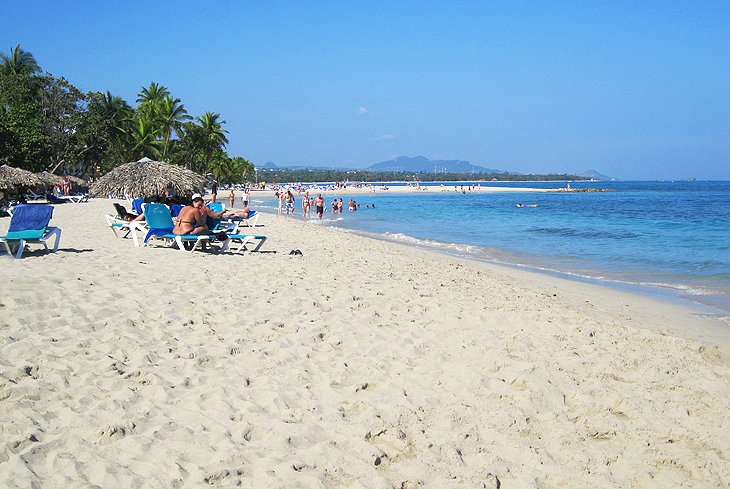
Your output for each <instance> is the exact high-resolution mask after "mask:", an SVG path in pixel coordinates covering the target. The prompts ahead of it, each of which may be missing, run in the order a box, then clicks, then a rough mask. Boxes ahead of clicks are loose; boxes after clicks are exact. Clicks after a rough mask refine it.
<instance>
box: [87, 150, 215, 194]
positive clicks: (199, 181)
mask: <svg viewBox="0 0 730 489" xmlns="http://www.w3.org/2000/svg"><path fill="white" fill-rule="evenodd" d="M204 185H205V178H203V177H202V176H200V175H198V174H197V173H195V172H194V171H192V170H188V169H187V168H183V167H181V166H177V165H170V164H168V163H165V162H162V161H152V160H149V159H147V158H143V159H142V160H140V161H133V162H131V163H125V164H123V165H120V166H118V167H116V168H114V169H113V170H112V171H110V172H109V173H107V174H106V175H104V176H103V177H101V178H99V179H98V180H97V181H96V182H94V183H93V184H91V187H90V188H89V193H91V195H92V196H95V197H106V196H107V195H109V194H113V195H117V196H127V197H158V196H163V195H165V192H166V191H167V189H172V191H173V193H174V194H175V195H179V196H186V197H187V196H189V195H192V194H193V193H195V192H201V191H202V190H203V187H204Z"/></svg>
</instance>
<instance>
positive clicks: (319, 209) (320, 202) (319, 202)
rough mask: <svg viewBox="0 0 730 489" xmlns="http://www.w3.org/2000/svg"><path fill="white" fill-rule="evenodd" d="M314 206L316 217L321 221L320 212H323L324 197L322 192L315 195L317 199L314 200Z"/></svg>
mask: <svg viewBox="0 0 730 489" xmlns="http://www.w3.org/2000/svg"><path fill="white" fill-rule="evenodd" d="M314 207H315V208H316V209H317V218H318V219H319V220H320V221H321V220H322V214H324V198H323V197H322V194H318V195H317V199H316V200H315V201H314Z"/></svg>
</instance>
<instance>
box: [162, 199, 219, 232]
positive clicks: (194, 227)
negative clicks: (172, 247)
mask: <svg viewBox="0 0 730 489" xmlns="http://www.w3.org/2000/svg"><path fill="white" fill-rule="evenodd" d="M191 201H192V202H191V204H190V205H186V206H185V207H183V208H182V210H181V211H180V214H178V215H177V222H176V223H175V227H174V228H173V230H172V232H173V233H174V234H205V233H207V232H209V231H210V230H209V229H208V225H207V224H206V220H207V218H208V216H210V217H213V218H218V217H220V216H222V215H223V211H221V212H213V211H212V210H210V208H208V207H207V206H206V205H205V204H204V202H203V197H202V196H201V195H200V194H193V197H192V198H191Z"/></svg>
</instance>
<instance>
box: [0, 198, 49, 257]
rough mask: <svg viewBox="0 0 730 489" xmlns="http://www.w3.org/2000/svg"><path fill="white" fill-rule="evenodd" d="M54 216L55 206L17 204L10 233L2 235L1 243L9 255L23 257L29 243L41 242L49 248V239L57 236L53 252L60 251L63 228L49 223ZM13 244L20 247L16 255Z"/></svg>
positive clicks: (11, 220) (9, 229)
mask: <svg viewBox="0 0 730 489" xmlns="http://www.w3.org/2000/svg"><path fill="white" fill-rule="evenodd" d="M52 216H53V206H51V205H28V204H21V205H17V206H15V208H14V209H13V217H12V218H11V219H10V227H9V228H8V234H6V235H5V236H0V245H2V246H3V247H4V248H5V251H6V252H7V253H8V255H10V256H12V257H14V258H16V259H18V258H22V256H23V251H24V250H25V247H26V245H27V244H29V243H41V244H42V245H43V246H44V247H45V248H46V250H48V244H47V241H48V240H49V239H51V238H52V237H53V236H55V237H56V241H55V243H54V245H53V253H55V252H56V251H58V243H59V242H60V241H61V230H60V229H59V228H56V227H53V226H49V225H48V223H49V222H50V221H51V217H52ZM13 246H17V247H18V250H17V252H16V253H15V255H13V253H12V251H11V247H13Z"/></svg>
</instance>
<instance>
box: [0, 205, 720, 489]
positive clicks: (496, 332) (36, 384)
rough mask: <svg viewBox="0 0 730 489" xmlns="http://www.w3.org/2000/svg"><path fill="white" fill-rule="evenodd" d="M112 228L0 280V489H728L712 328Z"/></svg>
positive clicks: (289, 243)
mask: <svg viewBox="0 0 730 489" xmlns="http://www.w3.org/2000/svg"><path fill="white" fill-rule="evenodd" d="M219 196H220V197H225V194H224V193H222V192H221V193H219ZM221 200H224V201H225V199H224V198H221ZM108 212H112V205H111V201H108V200H104V199H95V200H92V201H91V202H89V203H85V204H78V205H76V204H65V205H59V206H57V207H56V208H55V210H54V217H53V220H52V225H55V226H59V227H61V228H62V230H63V235H62V238H61V247H60V248H61V249H60V250H59V251H58V253H56V254H45V253H44V252H41V251H36V252H33V253H30V254H28V255H27V256H26V257H25V258H23V259H21V260H15V261H13V260H11V259H9V258H8V257H6V256H3V257H0V274H1V277H2V280H0V486H1V487H8V488H15V487H18V488H31V487H32V488H67V487H101V488H117V487H119V488H122V487H124V488H170V487H175V488H188V487H211V486H212V487H239V486H240V487H281V488H285V487H286V488H290V487H302V488H320V487H332V488H334V487H347V488H416V487H426V488H451V487H453V488H457V487H458V488H461V487H486V488H499V487H501V488H542V489H548V488H578V487H585V488H589V487H590V488H628V487H632V488H643V487H646V488H654V487H657V488H658V487H703V488H704V487H728V486H729V485H730V436H728V429H727V427H728V426H730V403H729V402H728V400H729V399H730V325H728V324H727V323H723V322H720V321H718V320H715V319H712V318H707V317H703V316H701V315H699V314H698V313H697V312H696V311H694V310H691V309H689V308H685V307H682V306H679V305H675V304H666V303H663V302H659V301H655V300H653V299H650V298H647V297H643V296H638V295H631V294H628V293H622V292H618V291H614V290H609V289H605V288H602V287H598V286H593V285H587V284H582V283H577V282H570V281H565V280H560V279H557V278H553V277H549V276H545V275H538V274H533V273H528V272H524V271H519V270H513V269H509V268H502V267H498V266H494V265H491V264H485V263H478V262H471V261H467V260H462V259H457V258H453V257H449V256H445V255H439V254H435V253H430V252H426V251H421V250H417V249H413V248H408V247H405V246H400V245H396V244H392V243H387V242H384V241H378V240H373V239H369V238H365V237H361V236H357V235H355V234H353V233H349V232H344V231H340V230H337V229H331V228H328V227H326V226H323V225H319V224H316V223H306V222H302V221H301V220H299V219H288V218H286V217H281V216H275V215H263V216H262V217H261V219H260V223H262V224H264V225H265V226H264V227H259V228H256V232H257V233H262V234H266V235H267V236H268V237H269V239H268V241H267V243H266V244H265V246H264V248H263V249H264V250H268V251H277V253H258V254H254V253H248V254H244V255H234V254H226V255H216V254H211V253H205V252H195V253H186V252H180V251H177V250H173V249H167V248H163V247H159V246H158V247H147V248H134V247H133V246H132V243H131V241H130V240H126V239H117V238H115V237H114V235H113V234H112V232H111V231H110V230H109V229H108V228H107V227H106V225H105V222H104V219H103V214H104V213H108ZM8 222H9V219H2V220H0V234H4V232H5V231H6V230H7V226H8ZM33 249H34V250H39V247H38V246H36V247H34V248H33ZM292 249H299V250H301V251H302V255H301V256H291V255H289V251H290V250H292Z"/></svg>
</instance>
